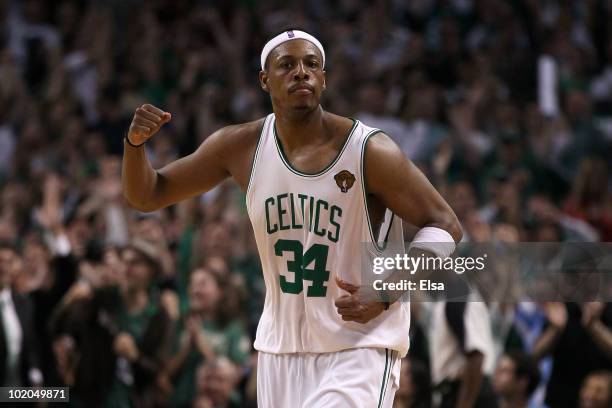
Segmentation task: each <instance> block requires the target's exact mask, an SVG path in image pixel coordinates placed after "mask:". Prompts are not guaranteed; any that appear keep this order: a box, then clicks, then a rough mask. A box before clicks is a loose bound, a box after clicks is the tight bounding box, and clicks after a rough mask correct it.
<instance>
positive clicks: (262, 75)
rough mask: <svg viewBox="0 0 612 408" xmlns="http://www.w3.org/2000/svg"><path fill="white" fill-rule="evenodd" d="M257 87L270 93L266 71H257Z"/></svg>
mask: <svg viewBox="0 0 612 408" xmlns="http://www.w3.org/2000/svg"><path fill="white" fill-rule="evenodd" d="M259 85H260V86H261V89H263V90H264V91H266V92H270V88H268V74H267V73H266V71H259Z"/></svg>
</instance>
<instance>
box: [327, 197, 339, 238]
mask: <svg viewBox="0 0 612 408" xmlns="http://www.w3.org/2000/svg"><path fill="white" fill-rule="evenodd" d="M329 212H330V213H331V215H330V216H329V223H330V224H331V225H333V226H334V227H336V229H335V231H334V233H333V234H332V230H331V229H330V230H329V232H328V233H327V239H329V240H330V241H331V242H338V239H339V238H340V224H339V223H338V222H337V221H336V220H335V216H336V214H337V215H338V218H340V217H342V208H340V207H338V206H337V205H332V208H331V210H330V211H329Z"/></svg>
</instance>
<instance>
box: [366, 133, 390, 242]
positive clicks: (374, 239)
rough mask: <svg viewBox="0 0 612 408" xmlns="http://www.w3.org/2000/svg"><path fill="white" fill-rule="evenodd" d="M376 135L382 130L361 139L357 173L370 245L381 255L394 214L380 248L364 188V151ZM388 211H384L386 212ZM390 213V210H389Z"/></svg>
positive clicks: (387, 240)
mask: <svg viewBox="0 0 612 408" xmlns="http://www.w3.org/2000/svg"><path fill="white" fill-rule="evenodd" d="M378 133H383V131H382V130H380V129H374V130H372V131H370V133H368V134H367V135H365V137H364V138H363V142H362V145H361V156H360V157H361V159H360V163H359V167H360V169H359V171H360V173H361V192H362V193H363V206H364V209H365V216H366V219H367V221H368V229H369V231H370V239H371V240H372V244H373V246H374V249H375V250H376V251H377V252H378V253H382V252H383V251H384V250H385V249H386V248H387V243H388V242H389V233H390V232H391V227H392V226H393V221H394V220H395V214H394V213H393V212H391V220H390V222H389V227H388V228H387V232H386V234H385V238H384V242H383V243H382V246H381V245H379V243H378V239H377V238H376V237H375V236H374V228H373V227H372V220H370V210H369V208H368V195H367V192H366V186H365V149H366V145H367V143H368V140H370V138H371V137H372V136H374V135H376V134H378ZM387 210H389V209H386V211H387ZM389 211H390V210H389ZM383 224H384V218H383Z"/></svg>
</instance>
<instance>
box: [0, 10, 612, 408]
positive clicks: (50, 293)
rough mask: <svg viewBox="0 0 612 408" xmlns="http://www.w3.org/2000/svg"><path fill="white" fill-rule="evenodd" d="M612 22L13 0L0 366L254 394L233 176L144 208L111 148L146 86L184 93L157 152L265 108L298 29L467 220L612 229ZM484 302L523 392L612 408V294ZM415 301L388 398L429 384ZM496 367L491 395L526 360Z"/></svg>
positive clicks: (112, 386)
mask: <svg viewBox="0 0 612 408" xmlns="http://www.w3.org/2000/svg"><path fill="white" fill-rule="evenodd" d="M610 21H612V2H610V1H606V0H582V1H580V0H575V1H571V0H565V1H564V0H514V1H511V0H508V1H503V0H480V1H479V0H438V1H436V0H412V1H409V0H404V1H402V0H387V1H371V2H368V1H360V0H338V1H314V0H311V1H294V2H284V1H252V0H244V1H239V2H238V1H237V2H230V1H212V0H211V1H195V0H194V1H186V0H184V1H181V0H177V1H172V0H165V1H164V0H150V1H137V0H115V1H111V0H109V1H94V0H91V1H86V0H82V1H42V0H24V1H9V0H0V241H1V242H2V245H1V246H0V278H1V280H2V284H3V285H4V287H5V288H10V291H11V292H12V293H13V297H14V299H19V300H15V301H14V304H15V308H16V309H17V311H18V315H19V322H20V326H21V334H22V341H21V347H18V348H15V345H14V339H15V336H14V332H13V330H15V327H14V326H11V325H10V324H9V323H7V318H6V317H5V318H3V326H2V330H0V332H1V333H2V334H3V335H2V336H0V360H1V361H0V365H2V367H0V380H1V381H2V385H5V386H7V385H18V384H19V385H33V384H35V385H45V386H69V387H70V390H71V395H70V397H71V405H73V406H84V407H85V406H87V407H90V406H108V407H128V406H136V407H149V406H197V407H253V406H255V405H256V402H255V392H256V389H255V377H254V369H255V364H256V353H255V352H254V350H253V349H252V340H253V335H254V330H255V327H256V324H257V320H258V317H259V314H260V311H261V308H262V302H263V296H264V286H263V281H262V278H261V270H260V264H259V260H258V256H257V252H256V247H255V244H254V240H253V234H252V229H251V225H250V222H249V220H248V218H247V215H246V210H245V205H244V195H243V193H241V192H240V191H239V190H238V188H237V187H236V186H235V185H234V184H232V183H231V182H228V183H226V184H223V185H221V186H220V187H218V188H216V189H215V190H214V191H211V192H209V193H207V194H205V195H204V196H202V197H199V198H197V199H193V200H189V201H187V202H183V203H181V204H179V205H176V206H174V207H171V208H168V209H165V210H162V211H158V212H155V213H150V214H143V213H138V212H137V211H135V210H132V209H130V208H129V207H128V205H127V204H126V202H125V200H124V199H123V197H122V194H121V179H120V176H121V154H122V149H123V137H124V136H125V134H126V131H127V129H128V127H129V123H130V120H131V117H132V115H133V113H134V110H135V109H136V107H138V106H140V105H141V104H143V103H151V104H154V105H156V106H158V107H161V108H163V109H164V110H166V111H169V112H171V113H172V121H171V122H170V123H169V124H167V125H166V126H164V128H163V129H162V130H161V131H160V132H159V134H157V135H155V136H154V137H153V139H152V140H151V141H150V142H148V143H147V147H146V149H147V154H148V156H149V158H150V160H151V161H152V163H153V165H154V167H156V168H157V167H161V166H163V165H164V164H167V163H169V162H171V161H172V160H174V159H176V158H178V157H181V156H183V155H186V154H189V153H190V152H192V151H193V150H194V149H195V148H196V147H197V146H198V145H199V143H200V142H201V141H202V140H203V139H204V138H206V136H207V135H209V134H211V133H212V132H213V131H214V130H216V129H218V128H220V127H222V126H225V125H229V124H234V123H239V122H244V121H251V120H255V119H258V118H260V117H262V116H264V115H265V114H267V113H268V112H270V109H271V105H270V102H269V100H268V95H267V94H266V93H264V92H263V91H262V90H261V89H260V88H259V85H258V81H257V74H258V70H259V54H260V50H261V48H262V46H263V44H264V43H265V41H266V39H267V38H269V36H270V35H271V34H273V33H275V32H277V31H278V30H279V28H282V27H285V26H288V25H293V26H299V27H303V28H305V29H307V30H309V31H311V32H312V33H313V34H315V35H317V36H318V37H319V39H320V40H321V42H322V43H323V44H324V46H325V47H326V54H327V62H326V71H327V83H328V89H327V91H326V92H325V96H324V103H323V106H324V108H325V109H326V110H329V111H332V112H334V113H338V114H341V115H347V116H351V117H355V118H359V119H361V120H362V121H364V122H365V123H367V124H369V125H371V126H376V127H379V128H381V129H383V130H385V131H386V132H387V133H388V134H389V135H390V136H391V137H393V138H394V139H395V140H396V142H397V143H398V145H399V146H400V147H401V148H402V150H403V151H404V152H405V154H406V155H407V156H408V157H409V158H410V159H412V160H413V161H414V162H415V163H417V164H418V166H419V167H420V168H421V169H422V170H423V171H424V172H425V174H426V175H427V176H428V178H429V179H430V180H431V182H432V183H433V184H434V185H435V186H436V188H437V189H438V190H439V191H440V192H441V193H442V194H443V196H444V197H445V198H446V199H447V200H448V202H449V203H450V204H451V205H452V207H453V209H454V210H455V212H456V213H457V215H458V217H459V220H460V221H461V223H462V225H463V227H464V230H465V234H464V235H465V238H464V240H466V241H467V242H476V243H491V242H498V241H499V242H509V243H512V242H567V241H584V242H608V241H611V239H612V201H611V197H610V190H609V186H610V174H609V167H610V163H611V162H612V161H611V158H612V154H611V142H612V25H611V24H610ZM409 229H410V227H409V226H408V227H407V230H409ZM5 292H6V291H3V292H2V293H3V295H0V298H2V299H4V300H6V295H5V294H4V293H5ZM2 304H3V305H4V304H5V302H3V303H2ZM3 307H4V306H3ZM487 308H488V312H489V315H490V319H491V333H489V335H490V337H491V338H492V339H493V341H494V346H495V347H494V350H495V354H494V360H495V363H496V365H497V363H498V362H499V361H501V356H502V355H503V354H504V352H506V351H508V350H522V351H523V352H524V353H525V354H526V355H527V356H528V358H529V359H531V360H533V361H536V360H538V361H539V362H540V374H541V377H542V382H541V384H540V386H539V388H538V390H537V391H536V392H535V394H534V396H533V397H532V399H531V402H530V406H532V407H542V406H546V405H545V402H544V401H545V398H546V399H547V401H548V406H550V407H552V408H554V407H557V406H558V407H565V406H568V407H569V406H572V407H575V406H582V407H610V406H612V372H611V371H610V370H611V369H612V342H611V341H610V337H612V332H611V331H610V330H611V328H612V308H611V307H610V306H609V304H607V303H606V304H575V303H572V304H567V305H563V304H562V303H551V302H535V303H534V302H529V299H524V298H523V299H517V298H508V300H507V302H496V303H489V304H487ZM422 313H423V310H422V305H419V304H414V305H413V319H412V327H411V333H406V336H409V335H410V336H411V340H412V348H411V351H410V353H409V356H408V357H407V358H406V359H405V361H404V368H403V370H402V375H403V377H402V382H401V387H400V391H399V392H398V394H397V397H396V407H398V408H399V407H428V406H431V403H432V402H431V401H432V392H433V391H435V390H439V389H440V387H436V386H438V385H439V384H434V380H433V379H432V378H431V376H430V369H431V365H432V362H433V360H434V359H435V358H436V356H435V350H432V348H431V346H430V341H428V340H430V339H428V336H427V330H426V329H425V328H424V327H422V326H421V324H420V321H421V320H420V319H419V314H422ZM3 316H5V312H4V311H3ZM585 316H586V317H585ZM550 327H557V328H559V330H560V332H559V333H561V334H559V336H560V339H557V341H556V342H555V343H554V344H553V346H551V347H550V348H549V349H547V350H546V351H547V353H544V352H543V351H542V350H540V349H538V348H537V342H538V338H539V337H540V336H541V335H542V333H544V332H545V331H546V330H547V329H548V328H550ZM594 327H596V329H595V328H594ZM595 330H603V332H600V334H601V333H604V334H603V337H600V338H604V339H605V338H606V337H605V336H606V335H607V336H608V337H607V339H608V342H607V343H606V342H605V341H603V342H602V341H599V340H598V339H596V337H597V336H596V335H595V334H593V332H594V331H595ZM448 341H449V342H453V341H455V342H456V341H457V340H456V339H452V338H449V339H448ZM15 367H17V368H15ZM483 370H484V371H485V372H484V374H485V377H486V378H488V379H489V380H490V382H491V383H492V384H493V389H494V390H493V392H495V393H496V394H497V395H498V397H499V398H500V401H502V400H503V399H504V398H506V396H507V395H509V394H512V392H519V391H520V390H519V391H516V390H514V389H513V388H512V386H513V384H514V386H516V384H523V383H521V382H520V381H519V380H520V379H521V378H523V379H525V378H527V377H526V374H525V373H519V372H518V371H517V370H514V371H513V370H512V369H511V370H510V374H509V375H511V380H509V383H507V384H505V385H504V383H503V378H501V379H500V378H499V376H500V375H503V373H502V374H500V373H499V372H496V371H494V370H492V369H486V368H485V367H483ZM498 371H499V370H498ZM591 373H596V374H593V375H589V374H591ZM512 376H513V377H512ZM593 384H594V385H593ZM547 386H548V395H547V396H545V395H546V388H547ZM433 388H435V390H433ZM509 388H510V390H509ZM519 388H521V387H520V386H519ZM523 388H524V387H523ZM434 394H435V392H434ZM434 401H435V398H434ZM598 404H599V405H598Z"/></svg>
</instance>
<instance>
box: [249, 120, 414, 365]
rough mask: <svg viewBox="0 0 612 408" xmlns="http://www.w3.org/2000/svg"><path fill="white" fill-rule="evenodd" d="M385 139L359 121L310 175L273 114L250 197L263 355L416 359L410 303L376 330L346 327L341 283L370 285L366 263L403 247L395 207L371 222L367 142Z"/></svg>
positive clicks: (397, 307)
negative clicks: (291, 158) (292, 154)
mask: <svg viewBox="0 0 612 408" xmlns="http://www.w3.org/2000/svg"><path fill="white" fill-rule="evenodd" d="M378 132H379V130H378V129H374V128H370V127H368V126H365V125H364V124H362V123H361V122H359V121H355V123H354V125H353V127H352V129H351V131H350V134H349V136H348V138H347V140H346V142H345V144H344V146H343V147H342V149H341V150H340V152H339V154H338V155H337V157H336V158H335V159H334V160H333V162H332V163H331V164H329V165H328V166H327V167H326V168H325V169H324V170H322V171H320V172H318V173H316V174H305V173H302V172H300V171H298V170H296V169H294V168H292V167H291V164H289V162H288V160H287V159H286V158H285V157H284V154H283V151H282V147H281V145H280V143H279V141H278V138H277V136H276V132H275V116H274V114H270V115H268V116H267V117H266V119H265V121H264V124H263V128H262V131H261V135H260V139H259V142H258V145H257V149H256V152H255V156H254V159H253V168H252V170H251V177H250V180H249V185H248V188H247V195H246V200H247V209H248V213H249V216H250V218H251V222H252V224H253V229H254V232H255V239H256V241H257V248H258V250H259V255H260V258H261V263H262V267H263V274H264V280H265V284H266V298H265V303H264V309H263V313H262V316H261V319H260V321H259V326H258V327H257V335H256V339H255V348H256V349H257V350H259V351H264V352H268V353H326V352H335V351H340V350H346V349H352V348H360V347H376V348H389V349H393V350H397V351H398V352H399V353H400V355H402V356H404V355H405V354H406V353H407V352H408V346H409V338H408V329H409V326H410V312H409V305H408V304H406V303H403V302H395V303H394V304H393V305H391V307H390V308H389V310H386V311H384V312H383V313H381V314H380V315H379V316H377V317H376V318H374V319H372V320H371V321H369V322H368V323H366V324H360V323H356V322H345V321H343V320H342V317H341V316H340V315H339V314H338V311H337V309H336V307H335V305H334V301H335V300H336V299H337V298H339V297H340V296H342V295H345V294H346V292H345V291H343V290H342V289H340V288H338V286H337V285H336V281H335V277H336V276H337V277H339V278H340V279H342V280H344V281H346V282H349V283H352V284H361V283H362V282H363V279H362V266H363V264H362V262H364V260H363V259H362V257H365V259H366V260H367V259H368V258H369V259H370V260H371V259H372V258H373V257H375V256H380V254H381V253H382V252H381V251H382V250H383V247H384V241H391V242H395V243H398V242H401V243H402V247H403V235H402V223H401V220H400V219H399V218H398V217H395V216H393V214H392V213H391V212H390V211H388V210H387V214H386V216H385V220H384V222H383V223H381V225H380V227H378V226H371V225H370V220H369V216H368V210H367V203H366V194H365V188H364V178H363V156H364V150H365V144H366V141H367V140H368V138H369V137H370V136H372V135H374V134H376V133H378ZM374 236H375V237H376V238H374V239H373V237H374ZM370 264H371V262H370ZM370 273H371V272H370Z"/></svg>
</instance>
